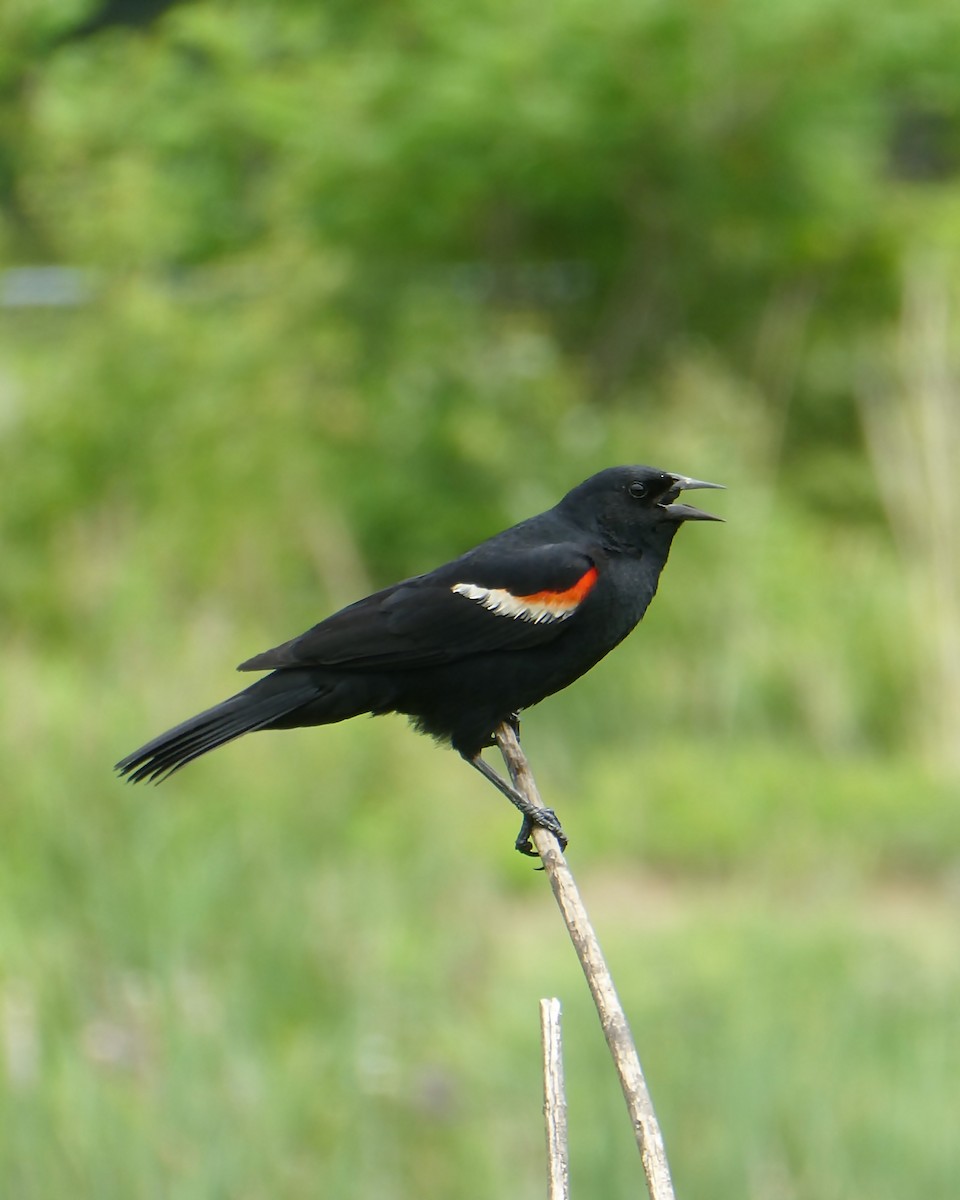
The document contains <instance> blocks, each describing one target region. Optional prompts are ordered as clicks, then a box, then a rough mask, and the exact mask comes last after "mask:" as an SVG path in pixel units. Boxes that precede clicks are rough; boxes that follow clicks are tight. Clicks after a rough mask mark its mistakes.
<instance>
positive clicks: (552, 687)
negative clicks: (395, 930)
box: [117, 467, 722, 853]
mask: <svg viewBox="0 0 960 1200" xmlns="http://www.w3.org/2000/svg"><path fill="white" fill-rule="evenodd" d="M721 486H722V485H721V484H716V483H704V482H703V481H701V480H697V479H687V478H686V477H685V476H683V475H673V474H671V473H670V472H668V471H660V470H657V469H656V468H654V467H610V468H609V469H608V470H606V471H601V472H600V473H599V474H597V475H593V476H591V477H590V478H589V479H587V480H586V481H585V482H584V483H581V484H580V485H579V487H575V488H574V489H573V491H571V492H568V493H567V495H566V496H564V498H563V499H562V500H561V501H560V503H559V504H558V505H556V507H555V508H551V509H550V510H549V511H548V512H545V513H540V515H539V516H536V517H531V518H529V520H526V521H522V522H521V523H520V524H519V525H514V526H513V527H512V528H511V529H507V530H504V532H503V533H498V534H497V535H496V536H495V537H492V538H490V539H489V541H486V542H482V543H481V544H480V545H479V546H477V547H476V548H475V549H473V550H468V551H467V553H466V554H463V555H461V556H460V558H457V559H454V561H453V562H450V563H447V564H446V566H443V567H438V568H437V569H436V570H435V571H430V572H429V573H428V574H426V575H416V576H414V577H413V578H412V579H405V580H403V582H402V583H396V584H394V585H393V586H392V587H388V588H385V589H384V590H383V591H382V592H375V593H374V594H373V595H372V596H367V597H366V599H364V600H358V601H357V602H356V603H355V604H351V605H349V607H347V608H344V609H341V610H340V612H337V613H334V614H333V616H331V617H327V619H326V620H325V621H321V622H320V624H319V625H314V627H313V628H312V629H309V630H307V632H306V633H304V634H301V635H300V637H296V638H294V639H293V640H292V641H289V642H284V643H283V644H282V645H280V646H277V647H275V648H274V649H273V650H267V651H265V652H264V653H263V654H257V655H255V656H254V657H253V658H250V659H248V660H247V661H246V662H245V663H242V664H241V665H240V670H241V671H261V670H269V671H271V672H272V673H271V674H270V675H268V676H267V677H266V678H265V679H259V680H257V682H256V683H254V684H252V685H251V686H250V687H248V688H245V689H244V690H243V691H242V692H240V693H238V694H237V695H236V696H232V697H231V698H230V699H229V700H224V701H223V703H222V704H217V705H216V706H215V707H214V708H209V709H207V711H206V712H202V713H200V714H199V715H198V716H196V717H191V719H190V720H189V721H185V722H184V723H183V724H182V725H177V726H176V727H175V728H174V729H171V730H169V731H168V732H167V733H163V734H161V735H160V737H158V738H154V740H153V741H152V742H148V743H147V744H146V745H145V746H141V747H140V749H139V750H135V751H134V752H133V754H130V755H128V756H127V757H126V758H124V759H122V760H121V761H120V762H119V763H117V769H118V770H119V771H120V772H121V773H122V774H123V775H127V776H129V778H130V779H132V780H136V781H139V780H143V779H152V780H156V781H157V782H159V781H160V780H161V779H163V778H165V777H166V776H167V775H170V774H171V773H172V772H174V771H176V770H179V768H180V767H182V766H184V765H185V764H186V763H188V762H190V761H191V760H192V759H194V758H197V757H199V756H200V755H201V754H206V752H207V751H208V750H213V749H214V748H215V747H217V746H222V745H223V744H224V743H225V742H229V741H232V740H233V739H234V738H236V737H239V736H240V735H241V734H243V733H249V732H250V731H251V730H254V729H292V728H297V727H300V726H305V725H328V724H331V723H332V722H334V721H344V720H346V718H347V717H355V716H358V715H360V714H361V713H374V714H380V713H388V712H399V713H405V714H406V715H407V716H409V717H410V718H411V719H412V721H413V723H414V725H416V727H417V728H418V729H420V730H422V731H423V732H424V733H429V734H432V735H433V736H434V737H436V738H438V739H441V740H444V741H448V742H450V744H451V745H452V746H453V748H454V749H455V750H457V751H459V753H460V754H461V755H462V756H463V757H464V758H465V759H466V760H467V761H468V762H470V763H471V764H472V765H473V766H474V767H476V768H477V770H479V771H481V772H482V773H483V774H484V775H485V776H486V777H487V778H488V779H490V781H491V782H492V783H494V784H495V786H496V787H498V788H499V789H500V791H502V792H503V793H504V795H506V796H507V797H508V798H509V799H510V800H511V801H512V802H513V803H514V804H516V805H517V807H518V808H519V809H520V811H521V812H522V813H523V814H524V822H523V828H522V829H521V831H520V835H519V836H518V838H517V843H516V844H517V849H518V850H521V851H523V852H524V853H533V851H532V848H531V846H530V840H529V834H530V831H531V822H532V823H535V824H538V825H542V826H543V827H544V828H546V829H549V830H550V831H551V832H552V833H554V834H555V835H556V836H557V837H558V839H560V841H561V843H562V844H565V839H564V837H563V831H562V830H561V828H560V824H559V822H558V821H557V819H556V817H555V816H554V814H553V813H551V812H549V810H546V811H545V810H542V809H531V808H530V806H529V805H528V804H527V802H526V801H525V800H524V799H523V797H522V796H520V795H519V793H518V792H516V791H515V790H514V789H513V788H512V787H511V786H510V784H509V783H507V782H506V780H504V779H502V778H501V777H500V776H499V775H498V774H497V773H496V772H495V771H494V770H493V768H492V767H491V766H490V765H489V764H488V763H486V762H485V761H484V760H483V758H482V757H481V752H482V751H483V749H484V747H486V746H489V745H490V744H491V742H492V739H493V733H494V730H495V729H496V728H497V726H498V725H500V724H501V722H503V721H505V720H512V721H513V722H514V723H516V721H517V714H518V713H519V712H520V711H521V710H522V709H525V708H529V707H530V706H531V705H533V704H537V703H539V701H541V700H542V699H543V698H544V697H545V696H549V695H551V694H552V693H553V692H558V691H560V689H561V688H565V687H566V686H567V685H568V684H570V683H572V682H573V681H574V680H575V679H577V678H578V677H579V676H581V675H583V674H584V672H586V671H589V670H590V668H591V667H592V666H593V665H594V664H595V663H597V662H599V661H600V659H601V658H603V656H604V655H605V654H607V653H609V651H611V650H612V649H613V648H614V646H616V645H617V643H618V642H620V641H622V639H623V638H625V637H626V635H627V634H628V633H629V632H630V631H631V629H633V628H634V626H635V625H636V624H637V622H638V621H639V620H640V618H641V617H642V616H643V614H644V612H645V611H646V609H647V605H648V604H649V603H650V601H651V600H652V599H653V596H654V593H655V592H656V590H657V582H658V580H659V578H660V572H661V571H662V570H663V567H664V564H665V563H666V561H667V555H668V554H669V552H670V544H671V542H672V541H673V538H674V535H675V534H676V532H677V530H678V529H679V528H680V526H681V524H682V523H683V522H684V521H717V520H719V519H720V518H719V517H713V516H711V515H710V514H709V513H704V512H701V511H700V510H699V509H697V508H693V507H691V506H690V505H687V504H678V503H675V501H676V500H677V497H678V496H679V495H680V493H681V491H684V490H690V489H692V488H714V487H721Z"/></svg>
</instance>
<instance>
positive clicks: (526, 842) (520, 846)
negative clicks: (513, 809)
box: [514, 808, 567, 870]
mask: <svg viewBox="0 0 960 1200" xmlns="http://www.w3.org/2000/svg"><path fill="white" fill-rule="evenodd" d="M535 825H539V826H540V828H541V829H545V830H546V831H547V833H552V834H553V836H554V837H555V838H556V839H557V844H558V845H559V847H560V850H561V852H562V851H564V850H566V848H567V835H566V834H565V833H564V832H563V826H562V825H561V824H560V820H559V818H558V817H557V814H556V813H555V812H554V811H553V809H552V808H538V809H536V810H535V812H534V813H533V814H530V815H528V814H526V813H524V817H523V824H522V825H521V826H520V832H519V833H518V834H517V840H516V842H514V845H515V847H516V849H517V850H518V851H519V853H520V854H525V855H526V856H527V857H528V858H538V857H539V852H538V851H537V849H536V847H535V846H534V844H533V839H532V837H531V834H532V833H533V829H534V826H535ZM542 869H543V868H542V867H540V868H538V870H542Z"/></svg>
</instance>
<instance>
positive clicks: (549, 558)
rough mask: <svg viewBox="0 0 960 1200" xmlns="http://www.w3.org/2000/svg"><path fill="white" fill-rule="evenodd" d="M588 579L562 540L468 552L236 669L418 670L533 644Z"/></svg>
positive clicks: (560, 621) (592, 573)
mask: <svg viewBox="0 0 960 1200" xmlns="http://www.w3.org/2000/svg"><path fill="white" fill-rule="evenodd" d="M596 580H597V569H596V566H595V565H594V562H593V560H592V558H590V557H589V555H587V554H585V553H584V552H583V550H581V549H580V548H578V547H576V546H572V545H568V544H554V545H546V546H536V547H531V548H525V549H522V550H514V551H509V552H507V551H499V552H498V553H497V554H495V555H477V554H473V553H471V554H467V555H464V557H463V558H461V559H458V560H457V561H456V562H453V563H450V564H448V565H447V566H445V567H441V568H439V569H438V570H436V571H432V572H431V573H430V574H429V575H418V576H416V577H415V578H413V579H407V580H405V581H404V582H403V583H398V584H394V586H393V587H389V588H386V589H385V590H384V591H382V592H377V593H375V594H374V595H372V596H367V597H366V598H365V599H363V600H359V601H357V603H356V604H351V605H350V606H349V607H348V608H344V609H341V610H340V612H337V613H334V614H333V616H331V617H328V618H327V619H326V620H325V621H321V623H320V624H319V625H315V626H314V627H313V628H312V629H309V630H308V631H307V632H306V633H304V634H301V635H300V637H297V638H293V639H292V640H291V641H289V642H284V643H283V645H280V646H276V647H275V648H274V649H272V650H267V651H265V652H264V653H263V654H257V655H256V656H255V657H253V658H251V659H248V660H247V661H246V662H245V663H242V664H241V665H240V668H239V669H240V670H241V671H267V670H273V669H275V668H279V667H305V666H316V667H322V666H330V667H334V666H335V667H341V668H348V669H349V668H354V669H360V670H362V669H376V668H378V667H418V666H429V665H432V664H438V663H444V662H454V661H456V660H457V659H460V658H465V657H467V656H468V655H471V654H479V653H483V652H488V651H494V650H509V649H517V648H522V647H526V646H536V645H539V644H542V643H544V642H549V641H552V640H553V639H554V638H555V637H556V636H557V635H558V633H559V632H560V631H561V630H562V629H563V628H564V626H565V625H566V623H567V621H568V620H569V619H570V618H571V617H573V616H574V615H575V614H576V613H577V611H578V610H579V609H580V607H581V606H582V605H583V603H584V602H585V600H586V599H587V597H588V596H589V595H590V593H591V591H592V590H593V587H594V585H595V583H596Z"/></svg>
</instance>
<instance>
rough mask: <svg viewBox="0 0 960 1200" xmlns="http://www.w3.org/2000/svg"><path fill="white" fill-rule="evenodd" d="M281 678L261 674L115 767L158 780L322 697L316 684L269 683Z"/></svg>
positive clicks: (133, 776)
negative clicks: (247, 685) (289, 684)
mask: <svg viewBox="0 0 960 1200" xmlns="http://www.w3.org/2000/svg"><path fill="white" fill-rule="evenodd" d="M278 674H279V673H278ZM277 678H278V675H273V676H268V678H267V679H261V680H258V681H257V682H256V683H255V684H254V685H253V686H252V687H249V688H246V689H244V691H242V692H238V693H237V695H236V696H231V697H230V699H229V700H224V701H223V702H222V703H221V704H215V705H214V706H213V708H208V709H207V710H206V711H205V712H202V713H198V714H197V716H195V717H191V718H190V720H189V721H184V722H183V723H182V724H180V725H176V726H174V728H173V729H168V730H167V732H166V733H161V734H160V736H159V737H156V738H154V739H153V741H150V742H147V744H146V745H145V746H141V747H140V749H139V750H134V752H133V753H132V754H128V755H127V757H126V758H122V759H121V760H120V761H119V762H118V763H117V770H118V771H119V772H120V774H121V775H124V776H126V777H127V778H128V779H129V780H131V781H132V782H133V783H140V782H141V781H143V780H152V781H153V782H155V783H160V781H161V780H163V779H166V777H167V776H168V775H172V774H173V773H174V771H179V770H180V768H181V767H183V766H186V764H187V763H188V762H192V761H193V760H194V759H195V758H199V757H200V755H201V754H206V753H207V751H208V750H215V749H216V748H217V746H222V745H224V744H225V743H226V742H232V741H233V739H234V738H238V737H240V736H241V734H244V733H251V732H252V731H253V730H255V729H263V728H265V727H266V726H269V725H272V724H273V723H274V722H275V721H278V720H280V719H281V718H282V717H285V716H289V715H290V713H292V712H294V711H295V710H296V709H298V708H303V707H304V706H305V705H308V704H310V703H311V702H315V701H316V700H317V699H318V698H319V694H320V689H318V687H317V686H316V685H315V684H310V683H302V684H298V685H295V686H291V687H281V688H277V687H275V686H274V687H271V686H268V685H269V684H271V683H275V681H276V680H277Z"/></svg>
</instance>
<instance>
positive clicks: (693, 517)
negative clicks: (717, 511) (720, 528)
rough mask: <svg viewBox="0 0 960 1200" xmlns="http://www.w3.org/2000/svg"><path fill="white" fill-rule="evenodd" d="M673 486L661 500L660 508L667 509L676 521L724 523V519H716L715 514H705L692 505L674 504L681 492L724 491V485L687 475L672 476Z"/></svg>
mask: <svg viewBox="0 0 960 1200" xmlns="http://www.w3.org/2000/svg"><path fill="white" fill-rule="evenodd" d="M671 479H672V480H673V486H672V487H671V488H670V489H669V491H667V492H665V493H664V495H663V497H662V498H661V500H660V507H661V508H663V509H665V510H666V511H667V512H668V513H669V515H670V516H671V517H672V518H673V519H674V520H675V521H722V520H723V517H715V516H714V515H713V513H707V512H703V510H702V509H699V508H694V507H693V505H692V504H674V500H676V498H677V497H678V496H679V495H680V493H681V492H692V491H694V490H695V489H696V488H719V489H720V490H721V491H723V486H724V485H723V484H722V483H707V482H706V480H704V479H690V478H688V477H687V476H686V475H671Z"/></svg>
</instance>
